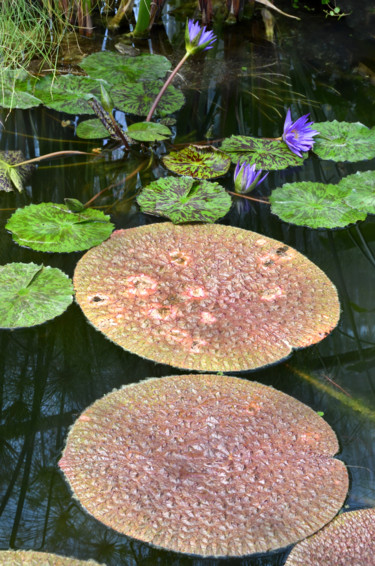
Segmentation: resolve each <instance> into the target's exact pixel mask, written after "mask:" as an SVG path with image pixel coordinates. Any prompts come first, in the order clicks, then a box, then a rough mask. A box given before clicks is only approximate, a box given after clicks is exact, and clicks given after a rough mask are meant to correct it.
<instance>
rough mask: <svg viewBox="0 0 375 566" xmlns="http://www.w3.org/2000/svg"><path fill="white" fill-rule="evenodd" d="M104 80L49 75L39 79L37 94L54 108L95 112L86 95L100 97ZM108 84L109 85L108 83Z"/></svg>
mask: <svg viewBox="0 0 375 566" xmlns="http://www.w3.org/2000/svg"><path fill="white" fill-rule="evenodd" d="M101 82H102V81H100V80H96V79H92V78H90V77H82V76H80V75H57V76H56V77H52V76H51V75H47V76H46V77H44V78H43V79H41V80H40V81H38V83H37V85H36V87H35V93H34V94H35V96H37V97H38V98H40V100H41V101H42V102H43V104H45V106H48V108H52V109H53V110H57V111H59V112H66V113H67V114H94V110H93V109H92V108H91V106H90V105H89V104H87V101H86V97H88V96H90V95H95V96H96V97H97V98H99V99H100V94H101V89H100V84H101ZM107 86H108V85H107Z"/></svg>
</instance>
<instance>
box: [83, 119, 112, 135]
mask: <svg viewBox="0 0 375 566" xmlns="http://www.w3.org/2000/svg"><path fill="white" fill-rule="evenodd" d="M76 134H77V136H78V137H79V138H83V139H86V140H93V139H100V138H109V137H110V135H111V134H110V133H109V131H108V130H107V128H106V127H105V126H104V125H103V124H102V123H101V121H100V120H99V118H93V119H92V120H85V121H84V122H80V123H79V124H78V126H77V128H76Z"/></svg>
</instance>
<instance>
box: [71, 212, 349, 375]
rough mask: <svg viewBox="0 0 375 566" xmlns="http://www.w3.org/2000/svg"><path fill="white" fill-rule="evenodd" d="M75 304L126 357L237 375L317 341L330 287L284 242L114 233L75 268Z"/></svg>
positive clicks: (213, 233)
mask: <svg viewBox="0 0 375 566" xmlns="http://www.w3.org/2000/svg"><path fill="white" fill-rule="evenodd" d="M74 286H75V290H76V300H77V302H78V304H79V305H80V307H81V309H82V310H83V312H84V314H85V315H86V316H87V318H88V319H89V321H90V322H91V323H92V324H93V325H94V326H95V327H96V328H97V329H98V330H100V331H101V332H103V334H105V335H106V336H107V337H108V338H109V339H110V340H112V341H113V342H115V343H116V344H119V345H120V346H122V347H123V348H125V349H126V350H129V351H131V352H134V353H136V354H138V355H140V356H143V357H145V358H149V359H152V360H155V361H157V362H160V363H164V364H169V365H171V366H174V367H179V368H188V369H195V370H200V371H241V370H249V369H255V368H258V367H261V366H264V365H267V364H271V363H274V362H276V361H279V360H281V359H283V358H285V357H286V356H288V355H289V354H290V353H291V351H292V349H293V348H301V347H305V346H309V345H311V344H315V343H316V342H319V341H320V340H322V339H323V338H324V337H325V336H326V335H327V334H328V333H329V332H330V331H331V330H332V329H333V328H334V327H335V326H336V324H337V322H338V319H339V314H340V305H339V301H338V298H337V292H336V289H335V287H334V285H333V284H332V283H331V281H330V280H329V279H328V278H327V277H326V275H325V274H324V273H323V272H322V271H321V270H320V269H319V268H318V267H317V266H316V265H314V264H313V263H312V262H311V261H309V260H308V259H307V258H306V257H304V256H303V255H302V254H300V253H298V252H297V251H296V250H294V249H293V248H290V247H288V246H286V245H284V244H283V243H282V242H278V241H277V240H273V239H271V238H267V237H266V236H263V235H260V234H256V233H255V232H250V231H246V230H241V229H239V228H233V227H230V226H221V225H215V224H203V225H191V224H187V225H173V224H171V223H169V222H166V223H161V224H153V225H148V226H141V227H138V228H132V229H128V230H118V231H115V232H113V234H112V236H111V237H110V238H109V239H108V240H107V241H106V242H103V243H102V244H101V245H100V246H98V247H96V248H93V249H91V250H90V251H89V252H87V253H86V254H85V255H84V256H83V257H82V258H81V259H80V261H79V262H78V264H77V267H76V270H75V273H74Z"/></svg>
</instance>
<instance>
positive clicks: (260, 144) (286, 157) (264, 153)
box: [221, 136, 304, 171]
mask: <svg viewBox="0 0 375 566" xmlns="http://www.w3.org/2000/svg"><path fill="white" fill-rule="evenodd" d="M221 149H222V150H223V151H225V152H226V153H228V155H230V156H231V159H232V163H237V162H238V161H240V162H241V163H244V162H245V161H246V162H247V163H250V165H256V166H257V169H267V170H269V171H270V170H278V169H286V167H290V166H292V167H295V166H297V165H302V164H303V160H304V158H303V157H298V155H295V154H294V153H293V152H292V151H290V149H289V148H288V146H287V145H286V144H285V143H284V142H283V141H280V140H268V139H262V138H251V137H248V136H231V137H230V138H226V139H225V140H224V141H223V143H222V144H221Z"/></svg>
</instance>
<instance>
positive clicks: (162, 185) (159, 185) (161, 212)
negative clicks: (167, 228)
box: [137, 177, 232, 224]
mask: <svg viewBox="0 0 375 566" xmlns="http://www.w3.org/2000/svg"><path fill="white" fill-rule="evenodd" d="M137 202H138V204H139V206H140V207H141V210H142V212H146V213H148V214H156V215H157V216H166V217H167V218H169V219H170V220H172V222H174V223H175V224H181V223H182V222H215V221H216V220H217V219H218V218H221V217H222V216H225V214H226V213H227V212H228V211H229V209H230V207H231V202H232V201H231V198H230V196H229V194H228V193H227V192H226V190H225V189H224V188H223V187H222V186H221V185H219V183H210V182H209V181H197V180H194V179H193V178H192V177H178V178H177V177H164V178H160V179H158V180H157V181H154V182H153V183H150V184H149V185H147V187H145V188H144V189H143V190H142V192H141V194H140V195H139V196H138V197H137Z"/></svg>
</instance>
